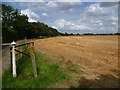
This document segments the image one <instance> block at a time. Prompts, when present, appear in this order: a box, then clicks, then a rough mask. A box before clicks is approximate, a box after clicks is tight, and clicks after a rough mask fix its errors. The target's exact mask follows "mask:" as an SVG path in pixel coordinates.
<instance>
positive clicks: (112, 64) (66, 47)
mask: <svg viewBox="0 0 120 90" xmlns="http://www.w3.org/2000/svg"><path fill="white" fill-rule="evenodd" d="M34 42H35V49H36V50H38V51H40V52H42V53H45V54H47V55H50V56H54V57H59V58H62V62H61V63H63V64H64V63H65V62H71V63H72V64H73V65H75V66H78V67H79V68H80V69H81V70H82V71H83V74H82V78H79V79H80V81H82V80H83V82H84V83H87V84H90V85H91V86H92V87H117V85H118V36H117V35H103V36H102V35H101V36H99V35H93V36H59V37H52V38H46V39H37V40H34ZM78 77H81V76H78Z"/></svg>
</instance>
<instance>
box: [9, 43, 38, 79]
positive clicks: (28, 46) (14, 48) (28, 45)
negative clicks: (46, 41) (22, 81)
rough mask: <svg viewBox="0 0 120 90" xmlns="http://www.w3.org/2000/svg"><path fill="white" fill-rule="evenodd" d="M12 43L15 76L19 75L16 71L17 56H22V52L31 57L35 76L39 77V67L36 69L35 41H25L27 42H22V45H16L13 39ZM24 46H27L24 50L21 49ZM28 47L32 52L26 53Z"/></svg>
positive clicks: (11, 52)
mask: <svg viewBox="0 0 120 90" xmlns="http://www.w3.org/2000/svg"><path fill="white" fill-rule="evenodd" d="M11 44H12V47H11V48H10V54H11V64H12V72H13V77H16V76H17V73H16V56H18V55H19V56H20V57H21V54H22V55H26V56H28V57H30V58H31V60H32V68H33V74H34V77H35V78H37V69H36V63H35V55H34V42H30V43H25V44H21V45H16V43H15V42H14V41H13V42H12V43H11ZM23 46H26V48H25V50H24V51H23V50H22V49H21V47H23ZM20 49H21V50H20ZM28 49H29V51H30V54H27V53H26V51H27V50H28ZM16 52H17V54H16ZM20 57H19V58H20Z"/></svg>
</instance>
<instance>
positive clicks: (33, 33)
mask: <svg viewBox="0 0 120 90" xmlns="http://www.w3.org/2000/svg"><path fill="white" fill-rule="evenodd" d="M0 5H2V10H0V16H2V17H0V22H1V21H2V41H3V42H12V41H13V40H20V39H24V38H28V39H29V38H38V37H39V38H42V37H46V36H47V37H51V36H59V35H61V36H71V35H120V33H114V34H113V33H110V34H93V33H84V34H79V33H77V34H73V33H70V34H69V33H67V32H65V33H60V32H58V31H57V30H56V29H54V28H52V27H49V26H48V25H46V24H44V23H42V22H33V23H30V22H28V17H27V16H26V15H21V13H20V10H17V9H14V8H12V7H11V6H7V5H5V4H0ZM1 11H2V12H1ZM1 13H2V15H1Z"/></svg>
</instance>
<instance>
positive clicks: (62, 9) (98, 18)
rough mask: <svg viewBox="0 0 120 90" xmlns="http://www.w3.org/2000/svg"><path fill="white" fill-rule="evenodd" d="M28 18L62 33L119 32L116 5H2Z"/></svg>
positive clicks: (26, 3)
mask: <svg viewBox="0 0 120 90" xmlns="http://www.w3.org/2000/svg"><path fill="white" fill-rule="evenodd" d="M3 3H4V4H6V5H10V6H12V7H13V8H15V9H19V10H20V12H21V15H22V14H25V15H27V16H28V17H29V20H28V21H29V22H38V21H39V22H43V23H45V24H47V25H48V26H50V27H53V28H55V29H57V30H58V31H59V32H62V33H65V32H67V33H80V34H82V33H116V32H118V3H116V2H54V1H48V0H46V2H3Z"/></svg>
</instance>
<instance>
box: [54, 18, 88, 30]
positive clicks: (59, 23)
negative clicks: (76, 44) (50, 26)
mask: <svg viewBox="0 0 120 90" xmlns="http://www.w3.org/2000/svg"><path fill="white" fill-rule="evenodd" d="M54 23H55V25H56V26H55V27H56V28H57V29H64V30H83V29H86V28H87V27H86V26H85V25H82V24H81V25H79V24H77V23H74V22H70V21H66V20H64V19H57V20H56V21H55V22H54Z"/></svg>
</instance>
